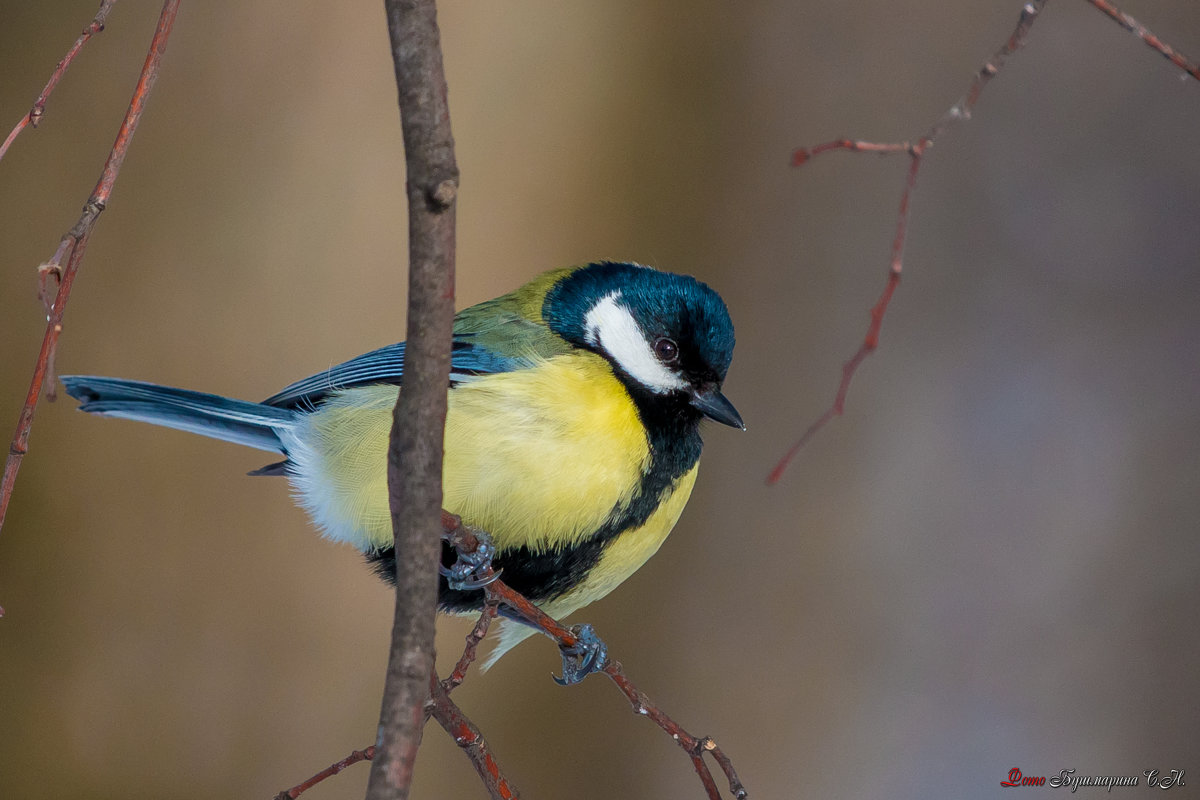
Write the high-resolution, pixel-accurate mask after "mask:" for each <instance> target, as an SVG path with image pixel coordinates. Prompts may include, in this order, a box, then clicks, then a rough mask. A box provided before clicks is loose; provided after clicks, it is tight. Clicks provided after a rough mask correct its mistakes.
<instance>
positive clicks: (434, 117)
mask: <svg viewBox="0 0 1200 800" xmlns="http://www.w3.org/2000/svg"><path fill="white" fill-rule="evenodd" d="M384 5H385V8H386V11H387V23H388V33H389V35H390V38H391V47H392V60H393V63H394V65H395V70H396V86H397V89H398V92H399V104H400V119H401V125H402V128H403V132H404V152H405V163H406V166H407V170H408V179H407V190H408V236H409V240H408V247H409V272H408V274H409V289H408V336H407V339H408V347H407V350H406V351H405V358H404V391H403V392H401V393H400V397H399V399H398V400H397V403H396V408H395V411H394V414H393V421H392V433H391V439H390V443H389V446H388V467H387V469H388V501H389V505H390V508H391V514H392V530H393V533H394V536H395V547H396V613H395V619H394V622H393V626H392V647H391V653H390V655H389V658H388V670H387V682H386V685H385V686H384V693H383V703H382V708H381V709H380V715H379V740H378V742H377V744H378V752H377V754H376V757H375V759H374V760H373V761H372V762H371V777H370V783H369V785H368V787H367V798H368V799H369V800H371V799H374V800H382V799H383V798H405V797H407V796H408V790H409V786H410V785H411V782H412V770H413V763H414V761H415V760H416V754H417V748H418V747H419V746H420V742H421V731H422V728H423V727H424V720H425V716H424V707H425V701H426V698H427V697H428V696H429V679H430V675H431V674H433V667H434V650H433V634H434V612H435V609H436V604H437V569H436V565H437V562H438V559H439V557H440V554H441V509H442V436H443V430H444V427H445V421H446V391H447V387H448V386H449V376H450V335H451V329H452V325H453V320H454V221H455V219H454V209H455V196H456V195H457V191H458V167H457V165H456V164H455V160H454V140H453V138H452V136H451V133H450V112H449V107H448V105H447V102H446V78H445V74H444V72H443V69H442V51H441V42H440V37H439V34H438V27H437V11H436V6H435V4H434V2H433V0H385V3H384Z"/></svg>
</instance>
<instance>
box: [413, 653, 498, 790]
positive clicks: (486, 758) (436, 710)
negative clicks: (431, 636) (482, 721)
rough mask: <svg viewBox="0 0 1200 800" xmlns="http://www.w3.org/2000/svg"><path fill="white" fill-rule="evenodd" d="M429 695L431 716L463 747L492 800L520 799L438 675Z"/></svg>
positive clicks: (433, 677) (474, 727)
mask: <svg viewBox="0 0 1200 800" xmlns="http://www.w3.org/2000/svg"><path fill="white" fill-rule="evenodd" d="M429 693H430V700H429V703H428V707H427V708H428V713H429V714H432V716H433V718H434V719H435V720H437V722H438V724H439V725H441V726H442V727H443V728H444V729H445V730H446V733H448V734H450V737H451V738H452V739H454V742H455V744H457V745H458V746H459V747H461V748H462V750H463V752H464V753H465V754H466V755H467V758H469V759H470V760H471V764H472V765H473V766H474V767H475V771H476V772H477V773H479V778H480V780H482V781H483V785H484V786H485V787H486V788H487V790H488V796H489V797H491V798H492V800H517V798H519V797H520V794H519V793H518V792H517V790H516V788H515V787H514V786H513V785H512V784H511V783H509V782H508V779H507V778H505V777H504V774H503V773H502V772H501V771H500V765H499V764H498V763H497V762H496V757H495V756H493V755H492V751H491V749H490V748H489V747H488V744H487V742H486V741H485V740H484V738H483V734H482V733H480V732H479V728H478V727H476V725H475V723H474V722H472V721H471V720H470V719H468V718H467V715H466V714H464V713H463V712H462V709H460V708H459V707H458V706H457V705H456V704H455V702H454V701H453V700H451V699H450V692H449V690H448V689H447V688H446V687H445V686H443V685H442V682H441V681H439V680H438V679H437V675H431V676H430V681H429Z"/></svg>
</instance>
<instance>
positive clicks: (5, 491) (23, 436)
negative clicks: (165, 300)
mask: <svg viewBox="0 0 1200 800" xmlns="http://www.w3.org/2000/svg"><path fill="white" fill-rule="evenodd" d="M111 5H112V4H111V3H108V4H106V5H102V6H101V8H100V12H101V14H107V13H108V8H109V7H110V6H111ZM178 10H179V0H166V2H164V3H163V7H162V12H161V13H160V14H159V17H158V27H157V28H155V30H154V38H153V39H151V40H150V51H149V52H148V53H147V54H146V62H145V64H144V65H143V66H142V72H141V76H140V77H139V78H138V82H137V86H136V87H135V88H134V90H133V98H132V99H131V100H130V101H129V110H128V111H126V112H125V119H124V121H123V122H122V123H121V128H120V130H118V131H117V140H116V141H115V142H114V143H113V146H112V150H111V151H109V154H108V159H107V160H106V161H105V162H104V169H103V170H101V172H100V179H99V181H97V183H96V188H95V189H94V190H93V191H92V195H91V197H89V198H88V201H87V203H86V204H85V205H84V207H83V214H82V215H81V216H80V217H79V220H78V221H77V222H76V223H75V225H74V227H72V228H71V230H69V231H67V233H66V234H65V235H64V236H63V238H62V241H61V243H60V244H59V246H58V249H57V250H56V251H55V253H54V255H53V256H52V257H51V259H50V260H49V261H47V262H46V263H45V264H42V265H41V266H40V267H39V268H38V279H39V286H40V287H41V296H42V298H43V303H46V304H47V307H46V332H45V334H44V335H43V337H42V348H41V350H40V351H39V352H38V359H37V363H36V364H35V365H34V368H33V379H32V381H31V382H30V385H29V392H28V394H27V395H26V396H25V405H24V406H22V408H21V415H20V417H19V418H18V419H17V430H16V433H14V434H13V440H12V444H11V445H10V446H9V450H8V459H7V461H5V463H4V477H3V480H2V482H0V528H3V527H4V517H5V515H6V514H7V512H8V504H9V501H10V499H11V498H12V491H13V486H14V484H15V483H16V480H17V471H18V470H19V469H20V468H21V459H23V458H24V457H25V453H27V452H28V450H29V432H30V430H31V429H32V427H33V414H34V411H35V410H36V409H37V403H38V397H39V396H41V393H42V387H43V385H45V384H46V382H47V378H49V382H50V384H51V387H53V382H54V377H53V364H54V352H55V349H56V348H57V346H58V337H59V334H61V333H62V328H63V313H64V312H65V311H66V306H67V300H68V298H69V297H70V296H71V286H72V285H73V284H74V283H75V275H76V273H77V272H78V271H79V264H80V262H81V261H82V260H83V255H84V252H85V251H86V250H87V244H88V239H89V238H90V237H91V235H92V229H93V228H94V227H95V225H96V220H97V218H98V217H99V216H100V214H101V212H103V211H104V208H105V206H107V205H108V199H109V197H110V196H111V195H112V190H113V185H114V184H115V183H116V181H117V175H118V174H119V173H120V171H121V165H122V164H123V163H124V162H125V154H126V153H127V152H128V151H129V142H130V140H131V139H132V138H133V133H134V131H136V130H137V126H138V122H139V121H140V120H141V118H142V112H143V111H144V110H145V107H146V101H147V100H148V99H149V97H150V92H151V90H152V89H153V88H154V82H155V80H157V78H158V69H159V65H160V64H161V62H162V57H163V54H164V53H165V52H166V48H167V39H168V38H169V37H170V35H171V27H172V26H173V25H174V24H175V14H176V13H177V12H178ZM97 19H99V20H100V22H101V26H102V24H103V18H102V17H101V16H100V15H99V14H98V15H97ZM95 25H96V23H95V22H93V23H92V26H95ZM92 26H89V28H88V29H87V30H85V31H84V34H85V35H87V36H90V35H91V34H89V33H88V31H90V30H91V27H92ZM84 41H86V38H85V37H84V36H81V37H80V41H77V42H76V43H75V45H76V46H75V47H73V48H72V50H71V52H70V53H68V54H67V55H68V58H73V57H74V53H76V52H78V48H79V47H81V46H82V43H83V42H84ZM68 63H69V61H68V60H67V59H64V60H63V62H62V63H60V64H59V66H58V69H57V70H55V73H56V75H57V76H58V77H61V72H62V71H63V70H65V69H66V64H68ZM56 83H57V78H56V77H52V78H51V80H50V83H49V84H47V88H46V90H45V91H44V92H43V97H40V98H38V99H39V101H44V96H45V95H46V94H48V93H49V92H50V90H52V89H53V88H54V84H56ZM37 109H38V106H37V105H35V106H34V111H37ZM30 115H31V117H32V115H33V112H30ZM13 135H14V136H15V133H14V134H13ZM11 138H12V137H11V136H10V139H11ZM64 259H65V260H66V265H65V266H64V265H63V261H64ZM50 280H54V281H56V283H57V288H56V289H55V290H54V291H53V294H54V300H53V302H48V301H49V298H50V294H51V290H50V289H49V284H48V282H49V281H50ZM47 395H48V396H49V397H50V398H51V399H53V389H52V388H51V389H50V390H49V391H48V392H47Z"/></svg>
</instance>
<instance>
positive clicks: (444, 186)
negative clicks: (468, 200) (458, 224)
mask: <svg viewBox="0 0 1200 800" xmlns="http://www.w3.org/2000/svg"><path fill="white" fill-rule="evenodd" d="M428 197H429V203H430V205H431V206H432V207H433V208H434V209H435V210H438V211H445V210H446V209H447V208H449V207H450V206H452V205H453V204H454V201H455V199H456V198H457V197H458V180H457V179H455V178H448V179H447V180H444V181H442V182H441V183H439V184H438V185H437V186H435V187H433V189H432V190H431V191H430V192H429V195H428Z"/></svg>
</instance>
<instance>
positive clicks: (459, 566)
mask: <svg viewBox="0 0 1200 800" xmlns="http://www.w3.org/2000/svg"><path fill="white" fill-rule="evenodd" d="M475 536H476V539H478V544H477V545H476V547H475V549H474V550H473V551H471V552H470V553H464V552H462V551H461V550H458V549H457V548H456V551H455V552H456V553H457V554H458V558H457V559H456V560H455V562H454V564H452V565H451V566H449V567H447V566H446V565H445V564H438V572H440V573H441V574H442V576H443V577H445V578H446V583H447V584H449V586H450V588H451V589H454V590H455V591H459V592H461V591H466V590H469V589H482V588H483V587H485V586H487V585H488V584H489V583H491V582H492V581H494V580H496V579H497V578H499V577H500V572H501V570H493V569H492V557H493V556H495V555H496V547H495V545H493V544H492V540H491V539H490V538H489V537H488V536H487V535H486V534H484V533H483V532H482V531H479V532H477V533H476V534H475Z"/></svg>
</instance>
